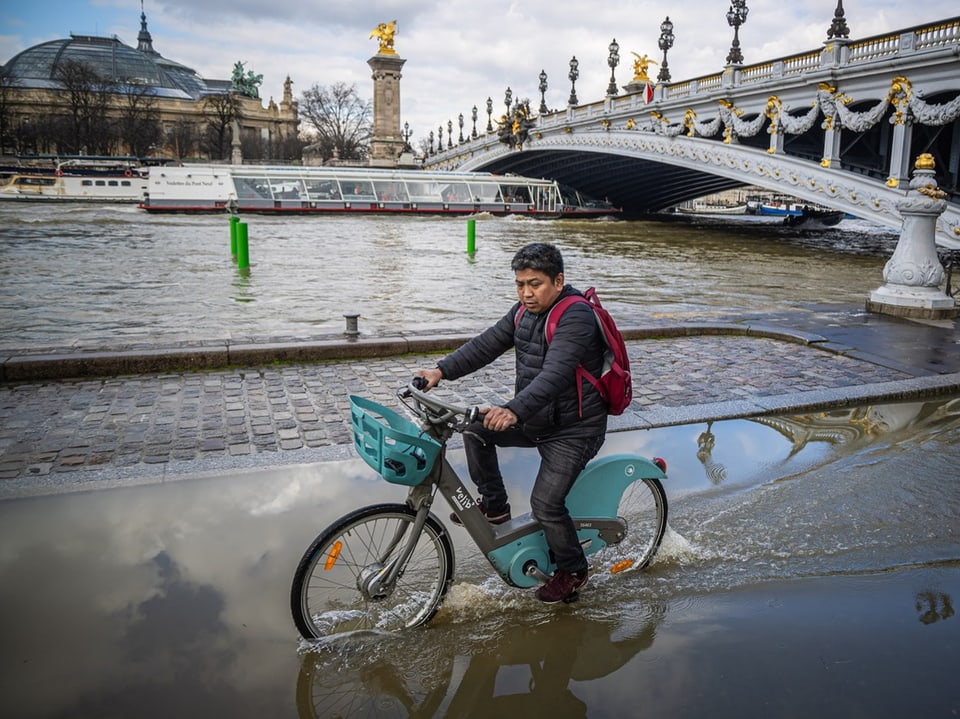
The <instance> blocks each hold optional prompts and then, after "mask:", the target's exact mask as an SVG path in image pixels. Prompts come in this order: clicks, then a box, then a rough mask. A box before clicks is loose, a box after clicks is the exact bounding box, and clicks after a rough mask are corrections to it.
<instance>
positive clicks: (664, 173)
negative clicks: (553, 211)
mask: <svg viewBox="0 0 960 719" xmlns="http://www.w3.org/2000/svg"><path fill="white" fill-rule="evenodd" d="M635 80H636V78H635ZM624 90H625V93H624V94H622V95H615V96H614V95H608V96H607V97H605V98H603V99H601V100H598V101H596V102H591V103H587V104H577V105H573V104H571V105H569V106H567V107H566V108H563V109H560V110H552V111H547V112H541V113H540V114H539V115H538V116H536V117H523V115H522V114H521V115H520V116H519V117H518V114H517V111H518V109H519V108H521V107H529V104H528V103H529V101H527V104H526V105H524V104H523V103H520V102H518V103H517V105H516V106H514V108H513V110H512V113H511V114H510V116H507V115H504V116H502V117H501V118H500V121H499V127H498V128H491V129H490V130H488V132H486V133H483V134H480V135H479V136H477V137H467V138H465V139H464V140H463V141H462V142H459V143H453V142H451V139H452V138H449V137H448V139H447V142H448V146H447V147H438V148H437V149H436V150H435V151H434V150H433V148H431V152H430V153H429V154H428V156H427V157H426V160H425V162H424V165H425V167H429V168H431V169H446V170H454V169H457V170H484V171H489V172H495V173H508V172H512V173H516V174H521V175H529V176H533V177H548V178H552V179H556V180H557V181H559V182H560V183H561V184H564V185H569V186H571V187H573V188H576V189H577V190H579V191H581V192H583V193H586V194H587V195H590V196H592V197H594V198H598V199H608V200H609V201H610V202H612V203H613V204H614V205H616V206H618V207H621V208H623V210H624V212H625V213H627V214H628V215H639V214H643V213H649V212H657V211H660V210H664V209H667V208H670V207H673V206H675V205H678V204H680V203H682V202H684V201H687V200H692V199H695V198H698V197H702V196H704V195H708V194H711V193H714V192H718V191H721V190H726V189H732V188H736V187H743V186H748V185H756V186H759V187H762V188H765V189H767V190H770V191H773V192H777V193H783V194H788V195H791V196H794V197H797V198H800V199H802V200H804V201H807V202H812V203H816V204H819V205H824V206H828V207H831V208H834V209H837V210H843V211H846V212H848V213H850V214H852V215H856V216H858V217H862V218H864V219H867V220H871V221H873V222H877V223H879V224H883V225H888V226H891V227H896V228H899V227H900V226H901V222H902V218H901V216H900V214H899V212H898V210H897V207H896V203H897V202H898V201H899V200H902V199H903V197H904V194H905V192H906V190H907V189H908V188H907V185H908V182H909V178H910V176H911V172H912V169H913V164H914V161H915V160H916V158H917V157H918V156H919V155H921V154H929V155H931V156H932V157H933V159H934V163H935V168H936V174H935V178H936V183H937V184H938V185H939V188H940V189H941V190H943V191H944V192H945V193H946V194H947V199H948V203H947V210H946V211H945V212H944V213H943V214H942V215H941V216H940V218H939V219H938V221H937V227H936V241H937V243H938V244H939V245H941V246H944V247H948V248H953V249H960V186H958V185H960V182H958V177H960V120H958V118H960V17H957V18H952V19H948V20H943V21H940V22H936V23H932V24H928V25H924V26H919V27H911V28H906V29H903V30H898V31H896V32H891V33H888V34H885V35H881V36H876V37H869V38H865V39H862V40H849V39H847V38H834V39H828V40H827V41H826V42H825V43H824V44H823V47H821V48H818V49H814V50H810V51H808V52H804V53H800V54H797V55H792V56H790V57H783V58H777V59H774V60H769V61H767V62H763V63H760V64H756V65H749V66H746V65H728V66H727V67H725V68H724V69H723V70H722V71H720V72H717V73H714V74H711V75H706V76H702V77H697V78H694V79H691V80H685V81H682V82H676V83H658V84H656V85H653V84H649V85H648V84H646V83H637V82H633V83H631V84H629V85H627V86H625V88H624ZM571 95H573V93H571ZM508 112H509V110H508ZM521 113H522V111H521ZM518 120H521V121H518Z"/></svg>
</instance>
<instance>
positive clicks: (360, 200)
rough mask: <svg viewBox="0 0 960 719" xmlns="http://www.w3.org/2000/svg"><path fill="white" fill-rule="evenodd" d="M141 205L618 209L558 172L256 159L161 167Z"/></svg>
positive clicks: (311, 209)
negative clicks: (555, 175)
mask: <svg viewBox="0 0 960 719" xmlns="http://www.w3.org/2000/svg"><path fill="white" fill-rule="evenodd" d="M140 207H141V208H142V209H144V210H146V211H148V212H153V213H162V212H235V213H249V212H255V213H282V214H287V215H308V214H321V213H348V214H349V213H392V214H398V215H403V214H439V215H469V214H476V213H489V214H492V215H524V216H530V217H550V218H557V217H600V216H605V215H613V214H616V213H618V212H619V210H618V209H617V208H615V207H613V206H612V205H610V204H609V203H607V202H599V201H596V200H592V199H590V198H587V197H585V196H583V195H581V194H580V193H578V192H576V191H575V190H572V189H570V188H566V187H563V186H561V185H559V184H558V183H557V182H555V181H554V180H543V179H533V178H529V177H520V176H518V175H509V174H508V175H494V174H491V173H486V172H439V171H428V170H418V169H408V170H399V169H397V170H394V169H376V168H360V167H327V166H324V167H309V166H308V167H269V166H254V165H184V166H180V167H162V168H155V169H154V171H153V172H151V173H150V179H149V183H148V186H147V192H146V194H145V195H144V198H143V201H142V202H141V203H140Z"/></svg>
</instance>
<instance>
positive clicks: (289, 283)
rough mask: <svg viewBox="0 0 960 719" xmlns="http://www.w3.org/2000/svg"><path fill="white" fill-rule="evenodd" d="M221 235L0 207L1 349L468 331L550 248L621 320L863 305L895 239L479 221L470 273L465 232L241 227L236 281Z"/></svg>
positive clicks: (497, 308) (217, 230)
mask: <svg viewBox="0 0 960 719" xmlns="http://www.w3.org/2000/svg"><path fill="white" fill-rule="evenodd" d="M227 219H228V218H227V216H226V215H218V216H184V215H171V216H153V215H148V214H147V213H145V212H144V211H142V210H138V209H137V208H136V207H133V206H102V205H91V206H86V205H58V206H51V205H43V204H26V205H25V204H21V203H13V202H5V203H0V349H3V348H6V349H20V348H24V347H64V346H71V345H72V346H82V347H94V348H100V347H107V346H109V347H118V346H124V345H129V344H135V343H143V342H174V341H182V340H190V341H199V340H225V339H238V338H242V339H247V338H265V337H292V338H305V337H314V336H318V335H329V334H331V333H337V334H338V333H341V332H343V330H344V328H345V326H346V323H345V319H344V315H345V314H358V315H360V317H359V321H358V322H359V328H360V330H361V332H363V333H367V334H396V333H398V332H401V333H402V332H410V331H417V332H468V331H473V330H478V329H481V328H483V327H485V326H487V325H488V324H489V323H490V322H492V321H493V320H495V319H497V318H498V317H499V316H500V314H501V313H502V310H503V308H504V306H505V305H506V304H508V303H509V302H512V301H513V300H514V299H515V297H514V290H513V276H512V274H511V272H510V269H509V264H510V258H511V257H512V255H513V253H514V252H515V251H516V250H517V249H518V248H519V247H520V246H521V245H522V244H525V243H526V242H534V241H549V242H554V243H557V244H558V245H559V246H560V247H561V248H562V250H563V252H564V257H565V260H566V265H567V268H566V269H567V273H566V274H567V278H568V280H569V281H570V282H571V283H573V284H574V285H575V286H579V287H582V288H584V289H585V288H586V287H587V286H589V285H595V286H597V287H598V288H599V289H600V290H601V292H600V295H601V298H602V299H603V301H604V304H605V306H607V307H608V308H609V309H610V310H611V311H612V312H613V313H614V314H615V316H616V317H618V318H622V320H621V321H623V322H630V321H634V322H636V321H642V320H648V319H652V320H661V319H662V320H668V321H683V320H694V321H702V320H704V319H710V317H711V316H712V315H714V314H717V313H723V312H738V311H741V312H742V311H750V312H763V311H767V310H770V311H776V310H782V309H785V308H790V307H798V306H802V305H804V304H807V303H814V302H836V303H847V302H853V303H855V304H858V305H860V304H862V303H863V302H864V300H865V299H866V297H868V296H869V294H870V292H871V291H872V290H875V289H876V288H877V287H879V286H881V285H882V284H883V265H884V263H885V262H886V261H887V259H889V257H890V255H891V254H892V252H893V249H894V247H895V245H896V240H897V233H895V232H891V231H890V230H886V229H881V228H878V227H876V226H874V225H870V224H868V223H865V222H862V221H858V220H844V221H843V222H841V223H840V224H839V225H838V226H837V227H835V228H830V229H827V230H818V231H802V230H796V229H794V228H787V227H784V226H783V225H782V221H781V220H779V218H763V217H755V218H738V219H737V220H736V221H735V222H732V221H731V220H730V219H729V218H727V219H723V218H717V217H714V218H710V217H693V218H690V217H682V216H674V217H673V218H672V220H669V219H665V220H664V221H658V222H640V221H638V222H623V221H601V220H592V221H570V220H563V221H542V220H525V219H517V218H507V219H502V218H500V219H498V218H492V217H481V218H479V219H477V222H476V245H477V252H476V253H475V254H474V255H473V256H472V257H471V256H468V255H467V254H466V220H465V219H462V218H461V219H449V218H438V217H406V218H396V217H375V216H370V217H356V216H353V217H299V218H288V217H272V216H261V215H252V216H245V217H244V218H242V219H243V220H244V221H246V222H247V223H248V226H249V236H250V257H251V267H250V269H249V272H242V271H240V270H238V268H237V267H236V264H235V263H234V262H233V260H232V258H231V256H230V233H229V223H228V222H227Z"/></svg>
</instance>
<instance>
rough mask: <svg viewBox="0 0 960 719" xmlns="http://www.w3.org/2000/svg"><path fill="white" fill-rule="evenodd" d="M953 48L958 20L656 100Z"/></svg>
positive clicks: (749, 69)
mask: <svg viewBox="0 0 960 719" xmlns="http://www.w3.org/2000/svg"><path fill="white" fill-rule="evenodd" d="M955 44H960V17H957V18H952V19H949V20H941V21H939V22H937V23H935V24H928V25H918V26H916V27H912V28H907V29H905V30H900V31H898V32H895V33H887V34H884V35H876V36H874V37H868V38H863V39H862V40H857V41H854V42H850V41H847V40H830V41H828V42H827V43H825V45H824V47H823V48H820V49H817V50H807V51H805V52H802V53H798V54H796V55H789V56H786V57H781V58H776V59H774V60H767V61H765V62H762V63H758V64H756V65H744V66H740V67H738V66H731V67H729V68H727V69H726V70H724V71H723V72H722V73H713V74H710V75H704V76H702V77H695V78H692V79H690V80H683V81H681V82H676V83H672V84H668V85H664V86H662V87H661V88H658V93H659V94H658V96H657V99H661V100H671V99H677V98H684V97H692V96H696V95H698V94H701V93H708V92H712V91H714V90H717V89H719V88H720V87H724V86H726V87H730V88H736V87H741V86H744V85H752V84H756V83H760V82H765V81H767V80H776V79H780V78H784V77H789V76H793V75H799V74H801V73H806V72H815V71H817V70H827V69H831V68H838V67H843V66H847V65H857V64H861V63H867V62H874V61H880V60H886V59H889V58H890V57H894V56H898V55H900V56H903V55H909V54H911V53H915V52H921V51H923V50H931V49H938V48H943V47H945V46H949V45H955ZM724 83H726V85H725V84H724Z"/></svg>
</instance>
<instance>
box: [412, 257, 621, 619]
mask: <svg viewBox="0 0 960 719" xmlns="http://www.w3.org/2000/svg"><path fill="white" fill-rule="evenodd" d="M510 267H511V269H512V270H513V272H514V275H515V280H516V287H517V296H518V298H519V302H517V303H515V304H514V305H513V306H512V307H511V308H510V310H509V311H508V312H507V313H506V314H505V315H504V316H503V317H501V318H500V319H499V320H498V321H497V322H496V323H495V324H494V325H493V326H492V327H490V328H488V329H487V330H485V331H484V332H482V333H481V334H479V335H477V336H476V337H474V338H473V339H472V340H470V341H469V342H467V343H466V344H465V345H463V346H462V347H460V348H459V349H457V350H456V351H454V352H453V353H451V354H449V355H447V356H446V357H444V358H443V359H441V360H440V361H439V362H437V366H436V367H435V368H431V369H425V370H420V371H418V372H417V375H418V376H420V377H423V378H424V379H425V380H426V381H427V389H430V388H432V387H435V386H436V385H437V384H438V383H439V382H440V380H441V379H447V380H454V379H459V378H460V377H463V376H465V375H468V374H470V373H471V372H475V371H476V370H478V369H480V368H482V367H485V366H486V365H488V364H490V363H491V362H493V361H494V360H495V359H496V358H498V357H499V356H500V355H502V354H503V353H504V352H506V351H507V350H509V349H511V348H515V350H516V384H515V392H514V397H513V399H511V400H510V401H509V402H507V403H506V404H504V405H503V406H501V407H491V408H488V409H486V411H485V414H484V416H483V419H482V420H480V421H477V422H475V423H474V424H473V425H471V426H470V427H469V428H467V431H465V432H464V433H463V438H464V448H465V452H466V458H467V467H468V469H469V471H470V477H471V479H472V480H473V481H474V482H475V483H476V485H477V487H478V489H479V491H480V509H481V511H482V512H483V514H484V516H486V517H487V520H488V521H489V522H491V523H493V524H501V523H503V522H506V521H508V520H509V519H510V518H511V514H510V504H509V503H508V501H507V500H508V498H507V491H506V488H505V486H504V483H503V477H502V475H501V474H500V466H499V462H498V458H497V447H498V446H500V447H536V448H537V451H538V452H539V454H540V469H539V471H538V472H537V477H536V480H535V482H534V485H533V491H532V493H531V496H530V509H531V512H532V514H533V516H534V518H535V519H536V520H537V521H538V522H539V523H540V525H541V526H542V527H543V530H544V535H545V538H546V541H547V545H548V546H549V547H550V551H551V552H552V553H553V556H554V559H555V561H556V564H557V571H556V573H555V574H554V575H553V577H552V578H551V579H550V581H549V582H547V583H546V584H544V585H543V586H541V587H540V588H539V589H537V592H536V596H537V598H538V599H539V600H540V601H542V602H545V603H547V604H554V603H556V602H560V601H564V600H567V599H570V598H571V596H572V595H574V594H575V593H576V592H577V591H578V590H579V589H580V588H581V587H583V586H584V585H585V584H586V583H587V560H586V557H585V556H584V553H583V549H582V547H581V546H580V543H579V541H578V539H577V534H576V530H575V527H574V523H573V520H571V518H570V514H569V512H568V511H567V507H566V497H567V494H568V493H569V492H570V488H571V487H572V486H573V483H574V481H575V480H576V478H577V475H579V474H580V472H581V471H582V470H583V468H584V467H585V466H586V464H587V462H589V461H590V460H591V459H592V458H593V457H594V456H595V455H596V454H597V452H598V451H599V450H600V447H601V445H603V441H604V438H605V435H606V431H607V405H606V402H604V400H603V398H602V397H601V396H600V394H599V392H597V390H596V389H595V388H594V387H593V386H592V385H591V384H590V383H589V382H583V386H582V387H580V388H578V387H577V376H576V375H577V372H576V370H577V367H578V365H583V367H584V369H585V370H586V371H587V372H589V373H590V374H591V375H593V376H595V377H599V376H600V374H601V373H602V370H603V360H604V351H605V344H604V340H603V334H602V332H601V331H600V328H599V326H598V324H597V321H596V318H595V315H594V311H593V309H592V308H591V307H590V306H589V305H588V304H586V303H581V302H575V303H573V304H572V305H570V306H569V307H567V309H566V310H565V311H564V312H563V314H562V316H561V317H560V320H559V322H558V324H557V326H556V329H555V330H554V333H553V336H552V338H551V340H550V342H549V343H548V342H547V337H546V332H545V327H546V322H547V316H548V314H549V312H550V309H551V308H552V307H553V306H554V305H555V304H556V303H557V301H558V300H560V299H561V298H562V297H566V296H569V295H574V294H581V293H580V292H579V291H578V290H576V289H574V288H573V287H571V286H570V285H567V284H565V283H564V268H563V256H562V255H561V253H560V250H559V249H557V248H556V247H555V246H554V245H551V244H547V243H540V242H538V243H533V244H529V245H527V246H525V247H523V248H521V249H520V250H519V251H518V252H517V253H516V255H514V257H513V260H512V261H511V263H510ZM521 307H522V308H524V311H522V312H521V311H520V310H521ZM518 313H519V316H518ZM455 518H456V515H454V516H453V517H451V519H453V520H454V521H456V519H455Z"/></svg>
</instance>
